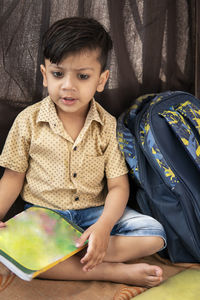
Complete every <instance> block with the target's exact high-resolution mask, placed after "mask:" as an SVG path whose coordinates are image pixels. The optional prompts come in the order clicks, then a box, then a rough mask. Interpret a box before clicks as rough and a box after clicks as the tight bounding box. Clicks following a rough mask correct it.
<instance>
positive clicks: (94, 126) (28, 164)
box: [0, 97, 127, 210]
mask: <svg viewBox="0 0 200 300" xmlns="http://www.w3.org/2000/svg"><path fill="white" fill-rule="evenodd" d="M0 165H1V166H3V167H5V168H9V169H12V170H14V171H17V172H26V179H25V183H24V187H23V190H22V193H21V194H22V197H23V199H24V200H25V201H27V202H30V203H33V204H36V205H41V206H45V207H49V208H53V209H61V210H66V209H83V208H87V207H93V206H99V205H103V204H104V201H105V197H106V193H107V188H106V178H114V177H118V176H120V175H124V174H126V173H127V167H126V164H125V161H124V158H123V156H122V155H121V153H120V150H119V147H118V142H117V139H116V120H115V118H114V117H113V116H111V115H110V114H109V113H108V112H106V111H105V110H104V109H103V108H102V107H101V106H100V105H99V104H98V103H97V102H96V101H95V100H92V102H91V106H90V110H89V112H88V115H87V118H86V121H85V125H84V127H83V128H82V130H81V132H80V134H79V136H78V137H77V139H76V140H75V141H73V140H72V138H71V137H70V136H69V135H68V134H67V132H66V131H65V129H64V127H63V125H62V122H61V121H60V119H59V118H58V116H57V113H56V109H55V105H54V103H53V102H52V101H51V99H50V98H49V97H47V98H45V99H43V100H42V101H41V102H38V103H36V104H34V105H32V106H29V107H27V108H26V109H25V110H23V111H22V112H21V113H20V114H19V115H18V116H17V118H16V120H15V122H14V124H13V126H12V128H11V130H10V132H9V135H8V137H7V140H6V143H5V146H4V149H3V151H2V154H1V156H0Z"/></svg>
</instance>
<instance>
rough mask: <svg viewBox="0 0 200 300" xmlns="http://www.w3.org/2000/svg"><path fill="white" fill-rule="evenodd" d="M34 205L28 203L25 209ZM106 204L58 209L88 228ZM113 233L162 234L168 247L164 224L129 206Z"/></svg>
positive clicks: (123, 234) (132, 234) (84, 228)
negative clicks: (74, 208) (75, 208)
mask: <svg viewBox="0 0 200 300" xmlns="http://www.w3.org/2000/svg"><path fill="white" fill-rule="evenodd" d="M30 206H32V204H30V203H27V204H26V205H25V209H26V208H28V207H30ZM103 209H104V206H98V207H90V208H85V209H78V210H64V211H63V210H56V209H55V211H56V212H57V213H59V214H60V215H62V216H63V217H64V218H67V219H69V220H70V221H72V222H74V223H75V224H76V225H78V226H79V227H81V228H82V229H83V230H86V229H87V228H88V227H89V226H91V225H92V224H94V223H95V222H96V221H97V220H98V218H99V217H100V216H101V214H102V212H103ZM111 235H122V236H160V237H161V238H163V240H164V243H165V244H164V245H165V246H164V247H163V248H165V247H166V234H165V231H164V228H163V226H162V225H161V224H160V223H159V222H158V221H157V220H155V219H153V218H152V217H150V216H147V215H143V214H141V213H139V212H137V211H135V210H133V209H131V208H129V207H126V209H125V211H124V214H123V216H122V217H121V218H120V219H119V220H118V221H117V222H116V224H115V225H114V227H113V229H112V231H111Z"/></svg>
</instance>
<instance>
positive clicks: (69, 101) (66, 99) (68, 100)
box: [61, 97, 77, 105]
mask: <svg viewBox="0 0 200 300" xmlns="http://www.w3.org/2000/svg"><path fill="white" fill-rule="evenodd" d="M76 100H77V99H76V98H72V97H63V98H61V101H62V103H63V104H66V105H71V104H73V103H74V102H76Z"/></svg>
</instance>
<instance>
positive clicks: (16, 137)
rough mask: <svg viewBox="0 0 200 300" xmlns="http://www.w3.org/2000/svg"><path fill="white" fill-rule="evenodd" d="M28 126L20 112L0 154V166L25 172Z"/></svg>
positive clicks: (27, 151) (28, 145)
mask: <svg viewBox="0 0 200 300" xmlns="http://www.w3.org/2000/svg"><path fill="white" fill-rule="evenodd" d="M29 147H30V126H29V125H28V120H27V118H25V117H24V113H23V112H21V113H20V114H19V115H18V116H17V118H16V119H15V121H14V123H13V125H12V127H11V129H10V131H9V133H8V136H7V139H6V142H5V145H4V148H3V151H2V153H1V155H0V166H2V167H4V168H8V169H11V170H13V171H16V172H25V171H26V170H27V167H28V158H29Z"/></svg>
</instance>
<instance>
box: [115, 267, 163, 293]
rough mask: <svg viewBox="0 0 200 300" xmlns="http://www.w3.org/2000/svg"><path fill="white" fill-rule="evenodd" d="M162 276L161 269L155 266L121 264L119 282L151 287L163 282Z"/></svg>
mask: <svg viewBox="0 0 200 300" xmlns="http://www.w3.org/2000/svg"><path fill="white" fill-rule="evenodd" d="M162 275H163V271H162V269H161V268H160V267H158V266H155V265H149V264H146V263H138V264H124V263H123V264H121V276H120V277H121V278H119V280H120V281H121V282H123V283H126V284H130V285H136V286H143V287H153V286H156V285H158V284H160V283H161V282H162V281H163V277H162Z"/></svg>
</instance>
